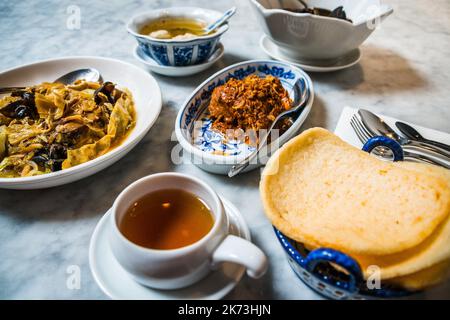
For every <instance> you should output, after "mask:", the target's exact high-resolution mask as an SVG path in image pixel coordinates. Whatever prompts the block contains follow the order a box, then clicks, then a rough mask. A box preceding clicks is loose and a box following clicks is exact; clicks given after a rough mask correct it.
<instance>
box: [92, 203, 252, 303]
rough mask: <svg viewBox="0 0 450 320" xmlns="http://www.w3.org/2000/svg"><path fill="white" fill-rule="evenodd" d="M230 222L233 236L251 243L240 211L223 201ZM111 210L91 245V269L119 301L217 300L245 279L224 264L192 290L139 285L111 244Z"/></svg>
mask: <svg viewBox="0 0 450 320" xmlns="http://www.w3.org/2000/svg"><path fill="white" fill-rule="evenodd" d="M221 199H222V202H223V204H224V207H225V211H226V213H227V215H228V218H229V221H230V233H231V234H234V235H236V236H239V237H242V238H244V239H247V240H250V231H249V229H248V226H247V223H246V222H245V220H244V218H243V217H242V215H241V213H240V212H239V210H238V209H237V208H236V207H235V206H234V205H233V204H232V203H231V202H229V201H228V200H226V199H224V198H223V197H221ZM110 214H111V210H108V212H107V213H106V214H105V215H104V216H103V217H102V218H101V219H100V221H99V223H98V224H97V226H96V227H95V230H94V233H93V235H92V237H91V242H90V245H89V266H90V268H91V272H92V275H93V277H94V279H95V281H96V282H97V284H98V285H99V287H100V289H102V291H103V292H104V293H105V294H106V295H108V296H109V297H110V298H112V299H118V300H130V299H133V300H178V299H206V300H217V299H221V298H223V297H224V296H225V295H226V294H228V293H229V292H230V291H231V290H232V289H233V288H234V287H235V286H236V284H237V283H238V282H239V281H240V280H241V278H242V276H243V275H244V272H245V268H244V267H242V266H240V265H237V264H231V263H224V264H223V265H222V266H221V267H220V268H219V269H218V270H216V271H213V272H211V274H209V275H208V276H207V277H206V278H204V279H203V280H201V281H200V282H198V283H196V284H193V285H192V286H190V287H187V288H183V289H179V290H157V289H152V288H148V287H144V286H142V285H140V284H138V283H137V282H135V281H134V280H133V279H132V278H131V277H130V276H129V275H128V274H127V272H126V271H125V270H124V269H123V268H122V266H120V264H119V263H118V262H117V261H116V259H115V258H114V256H113V254H112V252H111V250H110V247H109V242H108V236H109V235H108V222H109V216H110Z"/></svg>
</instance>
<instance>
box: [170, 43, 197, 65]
mask: <svg viewBox="0 0 450 320" xmlns="http://www.w3.org/2000/svg"><path fill="white" fill-rule="evenodd" d="M193 53H194V46H186V47H174V48H173V56H174V60H175V65H176V66H187V65H190V64H191V61H192V54H193Z"/></svg>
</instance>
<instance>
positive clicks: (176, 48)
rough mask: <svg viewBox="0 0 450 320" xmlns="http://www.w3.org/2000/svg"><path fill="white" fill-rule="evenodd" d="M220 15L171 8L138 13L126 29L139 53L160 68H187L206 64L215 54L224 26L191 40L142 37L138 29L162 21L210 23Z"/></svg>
mask: <svg viewBox="0 0 450 320" xmlns="http://www.w3.org/2000/svg"><path fill="white" fill-rule="evenodd" d="M221 15H222V13H221V12H219V11H215V10H209V9H202V8H195V7H172V8H165V9H158V10H152V11H149V12H145V13H140V14H138V15H136V16H134V17H133V18H131V20H130V21H129V22H128V24H127V30H128V32H129V33H130V34H132V35H133V36H134V37H135V38H136V40H137V42H138V44H139V47H140V48H141V50H142V52H144V53H145V54H146V55H148V56H149V57H150V58H152V59H153V60H155V61H156V62H157V63H158V64H160V65H163V66H189V65H194V64H199V63H203V62H205V61H207V60H208V59H209V57H210V56H211V55H212V54H213V53H214V51H215V50H216V47H217V45H218V43H219V41H220V37H221V36H222V35H223V34H224V33H225V32H226V31H227V30H228V24H227V23H225V24H224V25H222V26H221V27H219V29H218V30H216V31H215V32H214V33H212V34H210V35H207V36H201V37H195V38H192V39H182V40H181V39H157V38H153V37H150V36H146V35H142V34H140V33H139V30H140V29H141V28H142V27H143V26H144V25H145V24H147V23H149V22H152V21H156V20H160V19H164V18H189V19H196V20H201V21H204V22H205V23H206V24H209V23H212V22H214V21H215V20H217V19H218V18H220V16H221Z"/></svg>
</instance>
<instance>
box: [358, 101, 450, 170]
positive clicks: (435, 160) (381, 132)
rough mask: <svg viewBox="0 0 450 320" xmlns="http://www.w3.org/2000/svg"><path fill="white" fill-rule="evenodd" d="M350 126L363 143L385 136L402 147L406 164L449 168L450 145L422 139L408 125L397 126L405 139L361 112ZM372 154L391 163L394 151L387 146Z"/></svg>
mask: <svg viewBox="0 0 450 320" xmlns="http://www.w3.org/2000/svg"><path fill="white" fill-rule="evenodd" d="M350 124H351V126H352V128H353V130H354V131H355V133H356V136H357V137H358V139H359V140H360V141H361V142H362V143H366V142H367V140H369V139H370V138H372V137H375V136H385V137H388V138H391V139H393V140H395V141H397V142H398V143H399V144H400V145H401V146H402V149H403V152H404V158H405V161H413V162H421V163H428V164H434V165H438V166H442V167H444V168H447V169H450V146H449V145H446V144H443V143H440V142H437V141H433V140H429V139H426V138H424V137H422V136H421V135H420V134H419V132H417V131H416V130H415V129H414V128H412V127H411V126H409V125H407V124H405V123H402V122H397V123H396V126H397V128H398V129H399V130H400V132H401V133H402V134H404V135H405V136H402V135H399V134H398V133H397V132H395V131H394V129H392V128H391V127H390V126H389V125H387V124H386V123H385V122H384V121H383V120H382V119H381V118H380V117H378V116H377V115H375V114H374V113H372V112H370V111H367V110H364V109H359V110H358V112H357V113H356V114H354V115H353V116H352V118H351V120H350ZM373 154H375V155H376V156H377V157H380V158H382V159H385V160H391V159H392V156H393V155H392V152H391V151H390V150H389V149H387V148H384V147H378V148H376V149H375V150H374V151H373Z"/></svg>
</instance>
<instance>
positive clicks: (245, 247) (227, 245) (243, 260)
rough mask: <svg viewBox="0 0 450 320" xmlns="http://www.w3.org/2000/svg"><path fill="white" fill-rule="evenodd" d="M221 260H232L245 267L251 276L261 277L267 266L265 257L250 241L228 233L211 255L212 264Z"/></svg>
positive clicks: (216, 263) (214, 264)
mask: <svg viewBox="0 0 450 320" xmlns="http://www.w3.org/2000/svg"><path fill="white" fill-rule="evenodd" d="M221 262H233V263H237V264H240V265H242V266H244V267H246V268H247V274H248V275H249V276H250V277H252V278H255V279H257V278H260V277H262V276H263V275H264V274H265V273H266V271H267V268H268V262H267V257H266V255H265V254H264V252H262V250H261V249H259V248H258V247H257V246H255V245H254V244H253V243H251V242H250V241H247V240H245V239H242V238H239V237H236V236H234V235H228V236H227V237H226V238H225V239H224V240H223V241H222V242H221V243H220V244H219V246H218V247H217V248H216V250H215V251H214V253H213V255H212V266H213V267H215V266H217V265H218V264H219V263H221Z"/></svg>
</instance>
